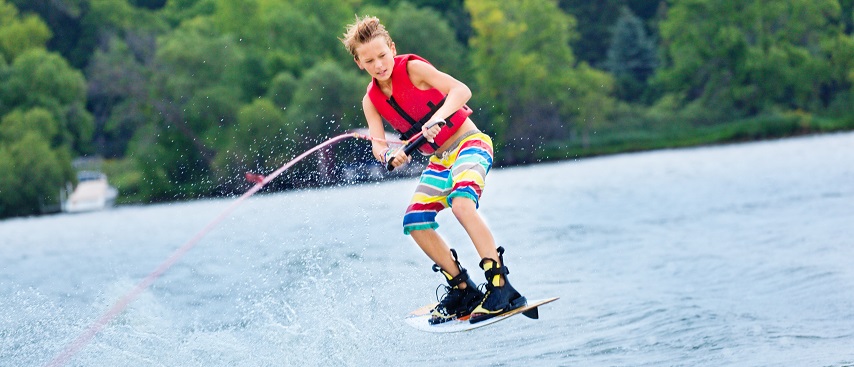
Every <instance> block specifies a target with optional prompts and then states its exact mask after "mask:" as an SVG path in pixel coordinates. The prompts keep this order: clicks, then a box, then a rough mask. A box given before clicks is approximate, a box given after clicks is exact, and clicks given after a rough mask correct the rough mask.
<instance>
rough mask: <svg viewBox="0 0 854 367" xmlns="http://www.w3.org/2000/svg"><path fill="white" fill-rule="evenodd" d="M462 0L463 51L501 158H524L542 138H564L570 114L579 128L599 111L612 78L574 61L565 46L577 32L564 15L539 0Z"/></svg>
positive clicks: (532, 155)
mask: <svg viewBox="0 0 854 367" xmlns="http://www.w3.org/2000/svg"><path fill="white" fill-rule="evenodd" d="M466 6H467V8H468V9H469V11H470V12H471V14H472V25H473V27H474V29H475V32H476V36H475V37H474V38H473V39H472V40H471V47H472V50H471V52H472V60H473V64H474V67H475V77H476V78H477V81H478V86H479V87H480V88H481V89H482V90H481V91H479V92H478V93H482V94H481V96H482V97H481V98H483V100H484V101H486V102H487V103H489V102H493V103H492V104H493V105H494V106H496V111H495V112H494V115H493V118H492V120H491V121H492V129H493V131H494V133H495V137H496V142H497V144H498V145H499V146H503V147H506V151H505V152H504V153H503V155H502V160H503V161H505V162H507V163H523V162H529V161H531V160H533V159H535V158H536V157H537V151H538V150H539V149H541V148H542V146H543V145H544V144H547V143H549V142H554V141H561V140H564V139H567V138H568V137H569V135H570V133H571V131H572V127H571V126H570V125H571V124H572V122H575V125H576V126H577V127H580V128H581V129H582V130H583V131H584V132H585V133H587V132H588V131H589V130H590V128H591V127H592V126H593V125H592V124H593V123H594V119H593V118H592V116H598V119H596V120H595V121H604V120H606V119H607V113H608V111H607V110H606V109H605V108H606V107H607V106H608V105H609V104H610V102H608V100H609V97H608V94H609V93H610V91H611V88H612V82H611V81H610V78H609V77H608V76H607V75H605V74H604V73H602V72H599V71H596V70H594V69H591V68H590V67H588V66H587V65H586V64H583V63H582V64H577V63H576V60H575V58H574V56H573V54H572V50H571V48H570V47H569V43H570V40H572V39H574V38H575V37H576V36H577V34H576V33H575V31H574V27H575V20H574V18H573V17H572V16H570V15H567V14H565V13H563V12H562V11H560V9H558V8H557V6H556V5H555V3H553V2H551V1H547V0H541V1H526V2H500V1H494V0H479V1H474V0H472V1H468V2H466ZM591 83H595V84H591ZM592 101H598V102H597V103H592ZM585 116H590V117H591V118H590V119H587V118H586V117H585Z"/></svg>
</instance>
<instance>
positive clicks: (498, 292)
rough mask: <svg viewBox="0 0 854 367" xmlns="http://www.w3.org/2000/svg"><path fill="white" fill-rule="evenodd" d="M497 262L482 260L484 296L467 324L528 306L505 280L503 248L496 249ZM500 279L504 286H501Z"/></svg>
mask: <svg viewBox="0 0 854 367" xmlns="http://www.w3.org/2000/svg"><path fill="white" fill-rule="evenodd" d="M498 260H499V261H495V259H490V258H483V260H481V261H480V267H481V269H483V271H484V274H485V275H486V294H485V295H484V296H483V299H482V300H481V302H480V304H479V305H478V306H477V307H476V308H475V309H474V310H473V311H472V312H471V318H470V319H469V322H471V323H472V324H474V323H478V322H481V321H484V320H488V319H491V318H493V317H495V316H498V315H501V314H503V313H505V312H507V311H511V310H515V309H517V308H519V307H523V306H525V305H526V304H528V300H527V299H525V297H523V296H522V295H521V294H520V293H519V292H518V291H516V289H515V288H513V286H512V285H510V281H508V280H507V274H510V270H508V269H507V267H506V266H504V248H503V247H499V248H498ZM501 279H503V280H504V285H501Z"/></svg>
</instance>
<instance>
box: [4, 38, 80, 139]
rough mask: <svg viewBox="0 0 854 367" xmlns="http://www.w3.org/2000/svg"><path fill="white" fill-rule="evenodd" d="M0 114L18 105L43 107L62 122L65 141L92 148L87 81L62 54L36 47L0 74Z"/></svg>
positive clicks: (18, 106)
mask: <svg viewBox="0 0 854 367" xmlns="http://www.w3.org/2000/svg"><path fill="white" fill-rule="evenodd" d="M0 100H1V101H2V103H0V106H5V107H6V110H0V114H5V113H8V112H9V110H11V109H14V108H20V109H30V108H35V107H41V108H44V109H46V110H48V111H50V112H51V113H52V114H53V117H54V119H56V121H58V122H59V123H60V125H61V126H62V131H64V132H67V134H66V135H64V141H63V143H67V145H68V146H69V147H71V148H73V149H74V150H75V151H76V152H79V153H85V152H87V151H89V143H90V139H91V136H92V130H93V122H92V116H91V114H89V113H88V112H87V111H86V109H85V104H86V82H85V79H84V78H83V74H82V73H81V72H80V71H77V70H74V69H72V68H71V66H70V65H68V62H66V61H65V59H63V58H62V57H61V56H59V55H57V54H54V53H48V52H47V51H45V50H43V49H32V50H29V51H26V52H25V53H23V54H21V55H20V56H18V57H17V58H16V59H15V61H14V62H13V63H12V64H11V65H10V67H9V68H8V70H7V73H6V74H4V75H2V76H0Z"/></svg>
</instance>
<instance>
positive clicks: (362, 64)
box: [355, 37, 397, 82]
mask: <svg viewBox="0 0 854 367" xmlns="http://www.w3.org/2000/svg"><path fill="white" fill-rule="evenodd" d="M396 55H397V50H395V47H394V43H392V44H391V47H389V45H388V44H387V42H386V39H385V38H384V37H376V38H374V39H372V40H371V41H370V42H368V43H363V44H361V45H359V46H358V47H356V57H355V61H356V65H359V69H362V70H365V71H367V72H368V74H370V75H371V77H373V78H374V79H376V80H378V81H381V82H383V81H386V80H388V79H389V78H391V69H392V68H393V67H394V57H395V56H396Z"/></svg>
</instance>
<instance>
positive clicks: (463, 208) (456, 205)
mask: <svg viewBox="0 0 854 367" xmlns="http://www.w3.org/2000/svg"><path fill="white" fill-rule="evenodd" d="M453 200H454V201H453V203H452V204H451V210H452V211H453V212H454V216H456V217H457V220H458V221H459V222H460V224H462V226H463V228H465V230H466V232H467V233H468V234H469V237H471V241H472V243H474V248H475V249H477V253H478V255H480V257H481V258H489V259H493V260H495V262H497V263H498V265H499V266H501V265H502V264H501V263H500V262H499V261H500V260H499V259H498V250H497V249H496V247H495V238H493V237H492V231H490V230H489V226H487V225H486V222H484V221H483V218H481V217H480V214H478V213H477V205H475V203H474V201H473V200H471V199H469V198H466V197H456V198H454V199H453ZM500 284H501V285H504V278H503V277H502V278H501V280H500Z"/></svg>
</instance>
